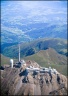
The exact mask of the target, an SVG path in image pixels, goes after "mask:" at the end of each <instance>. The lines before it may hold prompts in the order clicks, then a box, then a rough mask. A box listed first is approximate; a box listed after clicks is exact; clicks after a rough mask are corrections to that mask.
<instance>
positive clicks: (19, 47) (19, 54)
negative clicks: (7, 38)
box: [19, 44, 20, 62]
mask: <svg viewBox="0 0 68 96" xmlns="http://www.w3.org/2000/svg"><path fill="white" fill-rule="evenodd" d="M19 62H20V44H19Z"/></svg>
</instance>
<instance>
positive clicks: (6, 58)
mask: <svg viewBox="0 0 68 96" xmlns="http://www.w3.org/2000/svg"><path fill="white" fill-rule="evenodd" d="M0 56H1V65H4V64H9V62H10V58H8V57H6V56H4V55H2V54H0Z"/></svg>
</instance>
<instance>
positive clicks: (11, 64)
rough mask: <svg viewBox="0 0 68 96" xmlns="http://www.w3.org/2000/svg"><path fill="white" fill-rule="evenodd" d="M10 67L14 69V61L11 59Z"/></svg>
mask: <svg viewBox="0 0 68 96" xmlns="http://www.w3.org/2000/svg"><path fill="white" fill-rule="evenodd" d="M10 67H11V68H13V59H10Z"/></svg>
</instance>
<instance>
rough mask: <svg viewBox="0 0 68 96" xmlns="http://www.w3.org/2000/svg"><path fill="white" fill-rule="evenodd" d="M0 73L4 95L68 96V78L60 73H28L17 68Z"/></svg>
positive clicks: (6, 69)
mask: <svg viewBox="0 0 68 96" xmlns="http://www.w3.org/2000/svg"><path fill="white" fill-rule="evenodd" d="M34 63H35V62H34ZM35 65H36V63H35ZM37 65H38V64H37ZM33 66H34V64H33ZM0 71H1V94H2V95H7V96H8V95H67V78H66V77H65V76H64V75H62V74H60V73H58V74H54V73H51V74H50V73H47V72H45V73H40V72H29V73H28V71H27V70H26V69H22V71H21V68H15V67H14V68H10V67H6V68H5V69H4V70H0Z"/></svg>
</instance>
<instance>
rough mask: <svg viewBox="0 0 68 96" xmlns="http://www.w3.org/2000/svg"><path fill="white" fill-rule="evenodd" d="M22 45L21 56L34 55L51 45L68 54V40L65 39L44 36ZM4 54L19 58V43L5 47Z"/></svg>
mask: <svg viewBox="0 0 68 96" xmlns="http://www.w3.org/2000/svg"><path fill="white" fill-rule="evenodd" d="M20 45H21V57H25V56H29V55H33V54H35V53H37V52H39V51H40V50H46V49H47V48H49V47H51V48H54V49H55V50H56V51H57V52H58V53H60V54H63V55H67V40H65V39H59V38H58V39H52V38H50V39H48V38H43V39H37V40H35V41H32V42H29V43H21V44H20ZM6 46H7V45H6ZM2 54H3V55H5V56H7V57H12V58H18V44H17V45H13V46H7V47H4V48H3V50H2Z"/></svg>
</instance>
